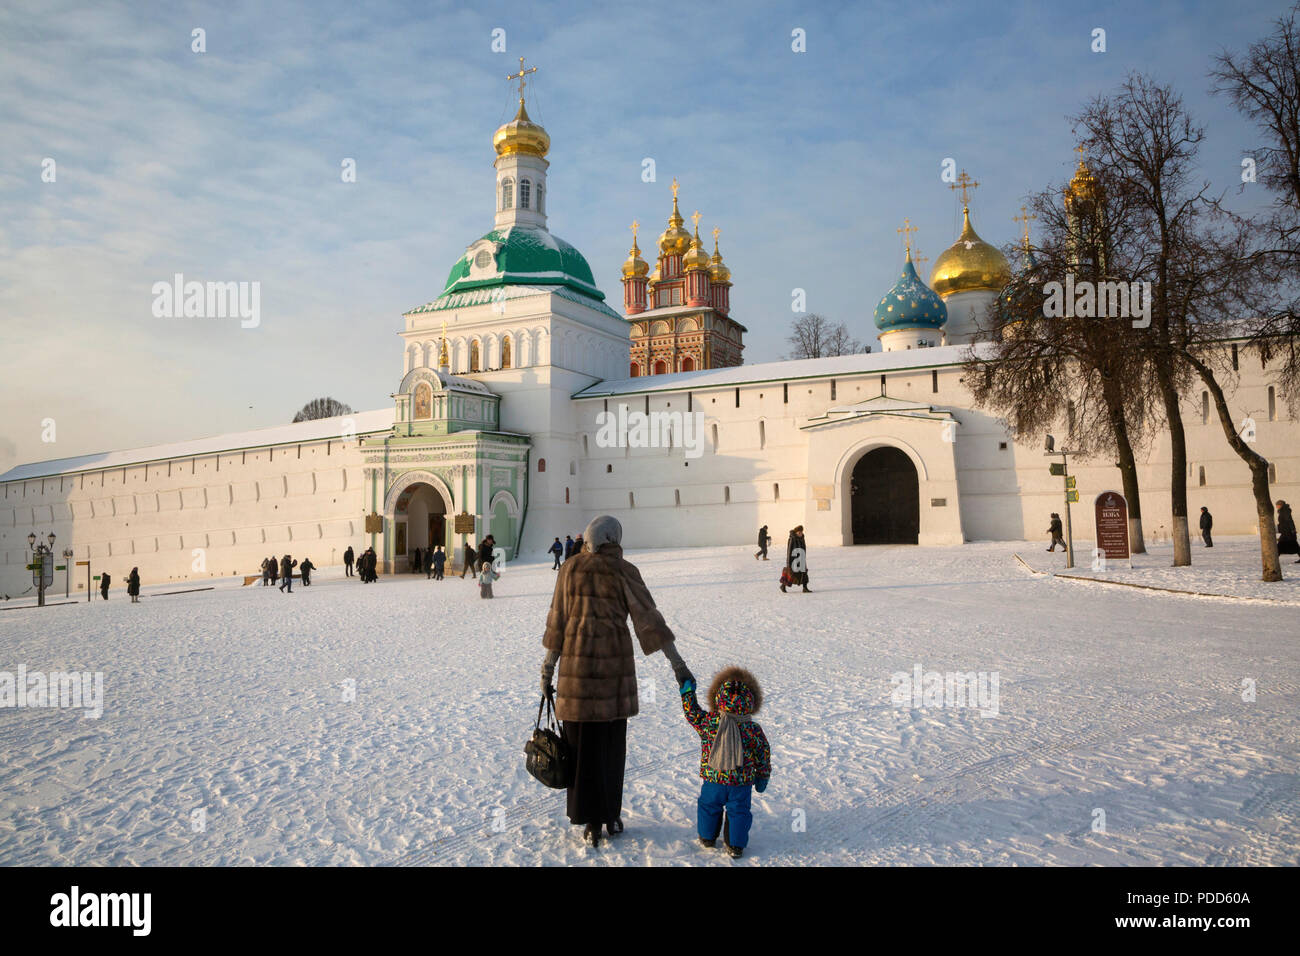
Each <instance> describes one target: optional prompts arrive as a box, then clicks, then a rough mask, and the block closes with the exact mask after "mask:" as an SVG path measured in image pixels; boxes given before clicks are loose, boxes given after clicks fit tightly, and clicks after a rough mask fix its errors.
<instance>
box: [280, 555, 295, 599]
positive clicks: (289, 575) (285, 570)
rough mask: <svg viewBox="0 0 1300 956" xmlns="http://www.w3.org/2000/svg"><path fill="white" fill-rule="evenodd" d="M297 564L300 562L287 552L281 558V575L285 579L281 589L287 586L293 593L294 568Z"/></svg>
mask: <svg viewBox="0 0 1300 956" xmlns="http://www.w3.org/2000/svg"><path fill="white" fill-rule="evenodd" d="M297 566H298V562H297V561H295V560H294V559H293V558H291V557H290V556H289V555H287V554H286V555H285V556H284V557H283V558H281V559H280V577H281V578H283V579H284V580H282V581H281V582H280V590H281V591H283V590H284V589H285V588H286V587H287V588H288V589H289V593H290V594H292V593H293V569H294V568H296V567H297Z"/></svg>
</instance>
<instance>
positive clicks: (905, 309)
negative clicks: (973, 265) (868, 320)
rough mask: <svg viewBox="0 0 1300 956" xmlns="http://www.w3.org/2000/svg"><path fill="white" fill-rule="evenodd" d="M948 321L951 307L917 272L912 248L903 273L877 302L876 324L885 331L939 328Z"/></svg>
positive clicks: (904, 264) (908, 253)
mask: <svg viewBox="0 0 1300 956" xmlns="http://www.w3.org/2000/svg"><path fill="white" fill-rule="evenodd" d="M947 321H948V307H947V306H945V305H944V304H943V300H942V299H940V298H939V296H938V295H936V294H935V292H934V290H933V289H931V288H930V287H929V286H928V285H926V284H925V283H924V282H922V281H921V279H920V277H919V276H918V275H917V274H916V268H915V267H914V266H913V265H912V252H911V250H910V249H909V250H908V252H907V261H906V262H904V263H903V274H902V275H901V276H899V278H898V281H897V282H895V283H894V287H893V288H892V289H890V290H889V291H888V292H886V293H885V297H884V298H883V299H881V300H880V304H879V305H878V306H876V328H878V329H880V331H882V332H891V331H893V330H894V329H915V328H927V329H940V328H943V325H944V323H945V322H947Z"/></svg>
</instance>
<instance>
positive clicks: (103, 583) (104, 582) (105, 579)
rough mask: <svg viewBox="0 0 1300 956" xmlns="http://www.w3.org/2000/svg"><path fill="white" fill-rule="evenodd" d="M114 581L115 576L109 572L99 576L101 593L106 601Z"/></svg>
mask: <svg viewBox="0 0 1300 956" xmlns="http://www.w3.org/2000/svg"><path fill="white" fill-rule="evenodd" d="M112 580H113V576H112V575H111V574H109V573H108V572H107V571H105V572H104V573H103V574H101V575H100V576H99V593H100V594H101V595H102V596H103V598H104V600H105V601H107V600H108V584H109V582H110V581H112Z"/></svg>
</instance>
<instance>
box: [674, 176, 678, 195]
mask: <svg viewBox="0 0 1300 956" xmlns="http://www.w3.org/2000/svg"><path fill="white" fill-rule="evenodd" d="M678 188H679V187H678V185H677V177H676V176H674V177H673V199H676V198H677V190H678Z"/></svg>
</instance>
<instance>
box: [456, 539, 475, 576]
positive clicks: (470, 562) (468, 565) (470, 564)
mask: <svg viewBox="0 0 1300 956" xmlns="http://www.w3.org/2000/svg"><path fill="white" fill-rule="evenodd" d="M477 557H478V551H477V550H475V548H474V545H472V544H470V543H469V542H468V541H466V542H465V548H464V553H463V554H462V556H461V559H462V560H463V561H464V562H465V567H463V568H461V569H460V579H461V580H462V581H464V580H465V575H467V574H477V573H478V569H477V568H475V567H474V559H475V558H477Z"/></svg>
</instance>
